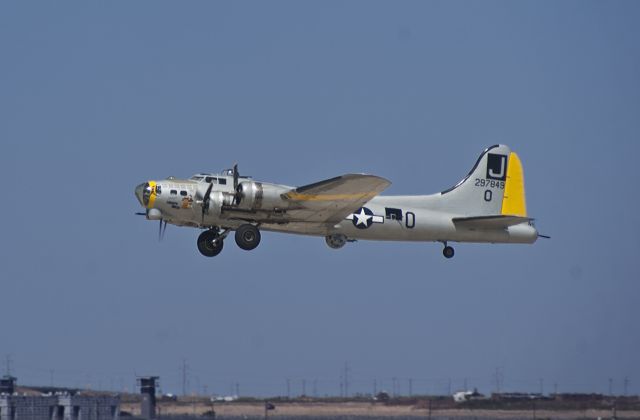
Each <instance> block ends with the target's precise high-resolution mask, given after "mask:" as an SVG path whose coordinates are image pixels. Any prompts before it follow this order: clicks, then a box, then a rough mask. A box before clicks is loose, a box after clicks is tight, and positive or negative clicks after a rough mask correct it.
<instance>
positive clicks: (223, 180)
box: [218, 178, 227, 185]
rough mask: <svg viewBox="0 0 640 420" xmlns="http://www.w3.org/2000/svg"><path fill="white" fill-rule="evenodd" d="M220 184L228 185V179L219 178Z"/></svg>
mask: <svg viewBox="0 0 640 420" xmlns="http://www.w3.org/2000/svg"><path fill="white" fill-rule="evenodd" d="M218 183H220V184H222V185H227V178H218Z"/></svg>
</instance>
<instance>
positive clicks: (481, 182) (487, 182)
mask: <svg viewBox="0 0 640 420" xmlns="http://www.w3.org/2000/svg"><path fill="white" fill-rule="evenodd" d="M475 186H476V187H483V188H498V189H501V190H504V181H496V180H495V179H481V178H476V183H475Z"/></svg>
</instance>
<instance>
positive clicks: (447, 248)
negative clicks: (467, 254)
mask: <svg viewBox="0 0 640 420" xmlns="http://www.w3.org/2000/svg"><path fill="white" fill-rule="evenodd" d="M455 253H456V252H455V251H454V250H453V247H450V246H448V245H447V246H445V247H444V249H443V250H442V255H444V257H445V258H453V256H454V255H455Z"/></svg>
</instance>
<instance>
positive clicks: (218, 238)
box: [198, 229, 224, 257]
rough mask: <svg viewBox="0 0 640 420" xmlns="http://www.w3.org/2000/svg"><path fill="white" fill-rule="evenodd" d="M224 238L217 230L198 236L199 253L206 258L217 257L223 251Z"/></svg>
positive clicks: (207, 231)
mask: <svg viewBox="0 0 640 420" xmlns="http://www.w3.org/2000/svg"><path fill="white" fill-rule="evenodd" d="M223 246H224V237H223V236H222V235H220V233H219V232H218V231H217V230H215V229H211V230H205V231H204V232H202V233H201V234H200V236H198V251H200V253H201V254H202V255H204V256H205V257H215V256H216V255H218V254H219V253H220V252H221V251H222V247H223Z"/></svg>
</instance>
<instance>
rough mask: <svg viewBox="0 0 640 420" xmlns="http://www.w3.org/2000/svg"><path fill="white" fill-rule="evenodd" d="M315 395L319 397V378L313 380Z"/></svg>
mask: <svg viewBox="0 0 640 420" xmlns="http://www.w3.org/2000/svg"><path fill="white" fill-rule="evenodd" d="M313 396H314V398H318V380H317V379H314V380H313Z"/></svg>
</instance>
